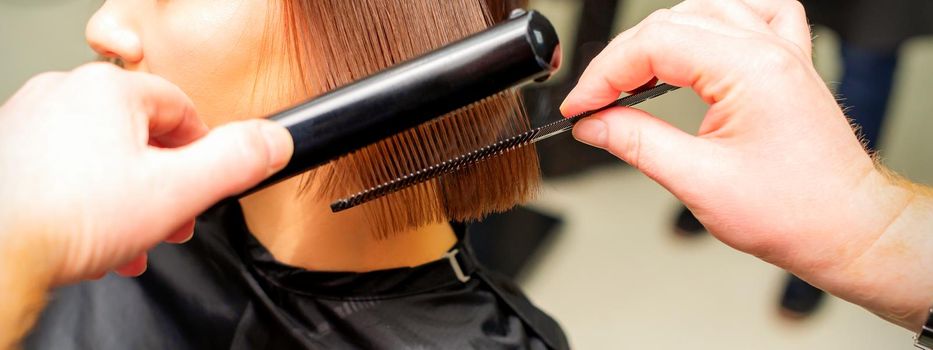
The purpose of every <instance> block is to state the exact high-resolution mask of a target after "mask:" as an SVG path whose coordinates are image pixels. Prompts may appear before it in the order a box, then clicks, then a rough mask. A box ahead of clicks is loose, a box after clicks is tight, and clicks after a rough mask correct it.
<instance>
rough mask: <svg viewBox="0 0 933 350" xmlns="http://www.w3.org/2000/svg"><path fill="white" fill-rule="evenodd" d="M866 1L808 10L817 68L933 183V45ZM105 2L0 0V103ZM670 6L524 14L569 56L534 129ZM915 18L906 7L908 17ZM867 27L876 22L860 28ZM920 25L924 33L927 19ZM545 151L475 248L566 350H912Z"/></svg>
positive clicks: (596, 2) (657, 195)
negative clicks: (547, 25) (520, 203)
mask: <svg viewBox="0 0 933 350" xmlns="http://www.w3.org/2000/svg"><path fill="white" fill-rule="evenodd" d="M920 1H925V2H926V3H930V1H928V0H920ZM862 2H865V3H869V2H871V1H853V2H850V3H851V4H852V5H851V6H846V7H844V8H843V7H840V8H836V9H834V8H833V7H832V4H830V3H833V1H810V2H809V3H815V5H813V6H816V7H814V10H813V11H812V12H811V19H812V20H814V22H819V23H822V24H827V25H828V27H827V26H820V25H818V26H816V27H815V30H814V33H815V36H816V40H815V61H816V65H817V68H818V70H819V71H820V73H821V74H822V76H823V77H824V79H825V80H826V82H827V84H829V85H830V86H831V87H832V88H834V89H836V90H837V91H838V90H843V92H846V94H849V95H851V96H847V98H848V100H847V102H846V104H847V105H853V104H854V106H853V108H852V109H851V110H850V115H853V114H857V115H859V116H861V115H865V116H867V117H865V118H868V119H866V120H867V121H866V123H872V122H873V120H875V119H879V118H881V117H883V119H884V123H883V124H879V125H883V127H880V126H878V127H874V129H876V134H877V135H875V136H873V139H875V140H876V142H877V143H875V144H874V145H873V146H874V147H875V148H877V149H878V150H879V151H880V152H881V155H882V157H883V159H884V162H885V164H887V165H888V166H889V167H891V168H893V169H894V170H896V171H898V172H900V173H901V174H903V175H905V176H907V177H909V178H911V179H912V180H914V181H918V182H922V183H927V184H930V183H933V161H931V160H933V143H931V142H930V141H929V140H930V138H929V137H928V136H927V135H928V134H929V131H930V130H933V99H931V98H929V94H930V91H931V89H933V67H931V65H930V64H929V63H930V62H933V37H930V36H925V35H918V36H914V35H902V36H894V37H890V38H888V39H885V38H881V39H879V38H880V37H879V36H878V35H874V34H872V33H876V32H877V30H878V28H883V27H884V28H888V27H889V24H890V23H895V22H896V23H901V24H903V23H906V22H908V21H907V20H905V19H904V17H896V16H895V15H891V16H888V15H886V13H884V12H878V11H875V10H872V9H866V10H859V11H857V10H855V8H856V7H858V6H856V5H857V4H859V3H862ZM873 2H874V3H877V4H882V5H883V6H886V7H891V6H890V5H891V4H894V3H897V2H896V1H894V2H887V1H884V2H882V1H873ZM100 3H101V1H100V0H0V77H2V78H0V101H5V100H6V99H7V98H8V97H9V96H10V95H11V94H12V93H13V92H14V91H16V89H17V88H18V87H19V86H20V85H22V84H23V83H24V82H25V81H26V80H27V79H28V78H29V77H31V76H32V75H35V74H37V73H39V72H42V71H47V70H67V69H71V68H73V67H75V66H77V65H79V64H81V63H84V62H88V61H91V60H93V59H94V56H95V55H94V54H93V52H92V51H91V50H90V49H89V48H88V47H87V45H86V44H85V41H84V25H85V22H86V21H87V19H88V18H89V17H90V15H91V14H92V13H93V12H94V10H95V9H96V8H97V6H99V4H100ZM675 3H677V1H671V0H650V1H649V0H618V1H614V0H612V1H610V0H531V7H532V8H535V9H538V10H540V11H541V12H543V13H544V14H545V15H547V16H548V17H549V18H550V19H551V20H552V21H553V22H554V24H555V26H557V27H558V31H559V33H560V36H561V38H562V41H563V47H564V50H565V55H566V56H565V58H566V60H565V62H566V63H565V66H564V68H563V70H562V72H561V74H559V75H557V76H555V77H554V78H553V79H551V81H549V82H548V83H546V84H542V85H537V86H530V87H527V88H526V90H525V95H526V98H527V103H528V108H529V111H530V112H531V114H532V115H533V116H534V117H535V122H536V123H541V122H543V121H545V120H551V119H555V118H557V115H556V114H555V113H556V107H557V105H559V103H560V101H561V99H562V97H563V95H564V94H565V93H566V91H567V90H566V89H567V88H569V87H570V86H572V83H573V81H574V79H575V77H576V75H577V74H579V72H580V69H581V68H582V67H583V66H584V65H585V63H586V61H587V60H588V59H589V58H591V57H592V55H594V54H595V53H597V52H598V51H599V50H600V49H601V48H602V46H603V45H605V43H606V42H607V41H608V40H609V39H610V38H611V37H612V36H614V35H615V34H617V33H618V32H620V31H622V30H624V29H625V28H628V27H630V26H632V25H634V24H635V23H637V22H638V21H639V20H640V19H642V18H644V17H646V16H647V15H648V14H650V13H651V12H652V11H654V10H656V9H658V8H663V7H670V6H672V5H673V4H675ZM821 3H822V4H821ZM836 3H842V2H838V1H837V2H836ZM909 3H910V2H909V1H906V0H905V1H904V2H903V4H906V5H905V6H906V7H905V8H904V9H905V10H907V11H910V10H911V8H910V5H909ZM823 5H826V6H823ZM869 7H870V6H869ZM894 7H897V6H894ZM914 12H915V13H914V15H923V14H926V12H923V11H914ZM866 13H868V14H869V15H872V18H875V19H876V20H875V21H861V20H859V16H863V15H865V14H866ZM814 16H816V17H814ZM920 20H922V21H925V22H926V23H933V17H927V18H925V19H924V18H920ZM885 21H887V22H885ZM581 23H586V26H581ZM921 27H922V26H921ZM830 28H833V29H830ZM907 31H909V30H907ZM922 32H923V31H922V30H919V31H918V32H917V33H910V34H924V33H922ZM865 33H868V34H865ZM864 38H870V39H871V40H865V39H864ZM879 41H880V42H879ZM846 74H848V77H847V76H846ZM847 79H848V80H847ZM866 84H867V85H866ZM888 85H890V89H888ZM886 91H890V98H887V96H888V94H887V93H886ZM860 101H865V102H860ZM642 106H643V108H644V109H646V110H648V111H650V112H652V113H654V114H656V115H658V116H661V117H663V118H665V119H666V120H668V121H670V122H671V123H673V124H674V125H676V126H678V127H681V128H683V129H685V130H688V131H690V132H693V131H695V130H696V129H697V127H698V126H699V123H700V120H701V118H702V116H703V114H704V112H705V110H706V107H705V105H704V104H703V103H702V102H701V101H700V100H699V99H698V98H696V97H695V96H694V95H692V94H691V92H690V91H685V90H681V91H677V92H675V93H672V94H671V95H670V96H666V97H665V98H663V99H659V100H655V101H649V102H647V103H645V104H643V105H642ZM861 106H865V107H861ZM853 118H855V119H859V118H861V117H853ZM872 118H874V119H872ZM540 152H541V156H542V167H543V170H544V173H545V176H546V177H547V182H546V186H545V190H544V192H543V193H542V195H541V196H540V198H539V199H538V200H537V201H535V202H534V203H532V204H531V205H529V206H527V207H525V208H520V209H518V210H515V211H512V212H509V213H506V214H503V215H497V216H494V217H492V218H490V219H489V220H487V221H486V222H484V223H482V224H480V225H479V226H478V228H477V230H476V231H477V232H476V235H475V236H474V241H475V242H474V244H475V245H476V246H477V253H478V255H480V257H481V258H482V259H483V260H484V261H486V262H487V264H488V265H490V266H492V267H493V268H496V269H499V270H500V271H502V272H503V273H506V274H509V275H512V276H514V277H515V278H517V279H518V281H519V283H520V284H521V285H523V286H524V288H525V291H526V292H527V293H528V294H529V296H530V297H531V298H532V300H534V301H535V302H536V303H537V304H538V305H539V306H541V307H542V308H543V309H545V310H546V311H548V312H549V313H551V314H552V315H553V316H554V317H555V318H557V319H558V320H559V321H560V322H561V324H562V325H563V326H564V328H565V330H566V332H567V333H568V335H569V337H570V340H571V343H572V344H573V345H574V347H575V348H581V349H593V348H597V349H601V348H629V349H669V348H681V347H684V348H691V349H747V348H755V349H909V348H911V343H912V342H911V340H910V338H911V336H912V334H911V333H910V332H908V331H906V330H903V329H901V328H898V327H895V326H893V325H890V324H888V323H886V322H884V321H882V320H881V319H879V318H877V317H875V316H874V315H872V314H870V313H868V312H866V311H864V310H862V309H860V308H858V307H856V306H852V305H850V304H847V303H845V302H843V301H841V300H838V299H835V298H832V297H820V294H819V293H818V291H815V290H811V289H808V288H806V285H805V284H804V285H801V284H800V283H799V281H796V282H790V283H791V284H790V288H788V283H789V282H788V276H787V275H786V273H784V272H783V271H781V270H779V269H777V268H775V267H772V266H770V265H767V264H765V263H763V262H761V261H759V260H757V259H755V258H753V257H751V256H747V255H744V254H742V253H737V252H735V251H733V250H731V249H729V248H727V247H726V246H724V245H722V244H720V243H718V242H717V241H715V240H714V239H713V238H712V237H710V236H709V235H708V234H705V233H703V232H702V227H690V225H691V223H690V220H689V215H688V214H689V213H686V214H687V215H686V216H685V213H684V212H682V208H681V207H680V204H679V203H678V202H677V200H676V199H675V198H673V197H672V196H671V195H670V194H669V193H667V192H666V191H665V190H664V189H663V188H661V187H660V186H658V185H656V184H654V183H653V182H651V181H650V180H648V179H647V178H645V177H644V176H642V175H641V174H639V173H638V172H636V171H633V170H632V169H631V168H629V167H628V166H626V165H624V164H622V163H621V162H620V161H617V160H615V159H613V158H611V157H608V156H606V155H605V154H603V153H601V152H599V151H592V150H589V149H587V148H585V147H580V146H578V145H577V144H576V143H574V142H573V141H572V140H570V137H569V135H565V136H563V137H560V138H554V139H551V140H548V141H547V143H545V144H543V145H541V147H540ZM518 228H520V229H518ZM675 231H678V232H680V234H675V233H674V232H675ZM782 305H783V306H782ZM789 316H793V317H789Z"/></svg>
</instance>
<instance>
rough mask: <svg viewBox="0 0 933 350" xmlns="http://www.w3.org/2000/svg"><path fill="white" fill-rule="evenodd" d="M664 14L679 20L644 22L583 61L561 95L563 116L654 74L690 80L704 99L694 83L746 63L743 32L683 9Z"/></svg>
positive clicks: (607, 99)
mask: <svg viewBox="0 0 933 350" xmlns="http://www.w3.org/2000/svg"><path fill="white" fill-rule="evenodd" d="M670 16H671V17H670V18H671V19H672V20H673V21H681V22H682V23H683V24H679V23H673V22H671V21H667V22H656V23H649V24H646V25H645V26H644V27H642V28H641V29H640V30H639V32H638V33H637V35H635V36H633V37H632V38H631V39H629V40H627V41H626V43H625V44H624V45H620V46H618V47H616V48H614V49H612V50H606V51H603V52H602V53H600V59H599V60H594V62H592V63H591V64H590V65H589V66H588V67H587V69H586V70H585V71H584V73H583V75H582V76H581V77H580V80H579V81H578V82H577V85H576V87H574V89H573V90H571V92H570V93H569V94H568V95H567V97H566V99H565V100H564V103H563V104H562V105H561V112H562V113H563V114H564V115H565V116H567V115H575V114H578V113H581V112H584V111H586V110H591V109H595V108H599V107H601V106H604V105H606V104H608V103H609V102H612V101H613V100H615V99H616V98H618V96H619V95H620V94H621V92H622V91H630V90H633V89H635V88H637V87H639V86H642V85H644V84H645V83H646V82H648V81H650V80H651V79H652V78H654V77H657V78H659V79H661V80H663V81H665V82H667V83H669V84H672V85H676V86H692V87H694V90H697V92H698V93H700V94H701V96H702V97H704V99H707V100H709V98H712V97H711V96H703V94H704V93H709V91H705V92H704V91H703V89H702V88H703V86H694V85H698V84H709V83H710V82H715V81H719V80H720V79H719V78H722V77H723V76H724V75H725V74H729V72H730V71H731V70H733V69H735V68H736V67H738V66H742V65H748V63H747V62H745V61H746V60H747V59H748V53H747V52H744V51H748V50H753V49H754V48H751V47H748V46H749V45H745V44H744V42H743V39H744V38H743V37H741V35H748V34H747V33H746V32H741V31H738V32H736V31H733V32H735V33H732V34H729V35H726V34H725V33H724V31H726V29H725V28H723V27H724V26H723V25H722V24H720V23H716V22H714V21H710V20H708V19H704V18H700V17H698V16H695V15H688V14H677V13H671V14H670ZM675 18H676V19H675ZM700 23H702V24H700ZM700 26H703V27H700ZM708 29H709V30H708ZM714 31H715V32H714Z"/></svg>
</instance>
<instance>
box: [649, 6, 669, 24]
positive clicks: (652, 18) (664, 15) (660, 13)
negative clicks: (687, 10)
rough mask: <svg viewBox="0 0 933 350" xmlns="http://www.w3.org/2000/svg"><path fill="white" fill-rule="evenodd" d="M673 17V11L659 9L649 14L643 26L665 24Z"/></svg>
mask: <svg viewBox="0 0 933 350" xmlns="http://www.w3.org/2000/svg"><path fill="white" fill-rule="evenodd" d="M673 15H674V10H671V9H660V10H657V11H654V12H652V13H651V15H649V16H648V18H645V24H649V23H657V22H665V21H668V20H669V19H670V18H671V16H673Z"/></svg>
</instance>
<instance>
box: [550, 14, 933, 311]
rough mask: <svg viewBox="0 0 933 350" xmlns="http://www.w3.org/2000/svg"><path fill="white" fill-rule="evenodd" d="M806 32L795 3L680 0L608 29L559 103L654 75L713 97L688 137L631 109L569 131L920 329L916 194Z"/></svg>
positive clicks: (723, 231)
mask: <svg viewBox="0 0 933 350" xmlns="http://www.w3.org/2000/svg"><path fill="white" fill-rule="evenodd" d="M810 40H811V39H810V31H809V26H808V25H807V22H806V17H805V15H804V11H803V9H802V6H801V5H800V3H798V2H797V1H794V0H705V1H704V0H689V1H686V2H684V3H681V4H679V5H677V6H675V7H674V8H672V9H670V10H661V11H658V12H656V13H654V14H653V15H651V16H650V17H649V18H647V19H645V20H644V21H643V22H641V23H639V24H638V25H637V26H635V27H633V28H632V29H630V30H628V31H626V32H624V33H622V34H621V35H619V36H618V37H617V38H616V39H615V40H613V42H612V43H611V44H610V45H609V46H608V47H607V48H606V50H605V51H603V52H602V53H601V54H600V55H599V56H598V57H596V58H595V59H594V60H593V62H592V64H591V65H590V66H589V68H588V69H587V70H586V72H585V73H584V74H583V76H582V77H581V79H580V81H579V84H578V85H577V86H576V88H575V89H574V90H573V91H572V92H571V93H570V94H569V95H568V96H567V98H566V100H565V101H564V104H563V105H562V107H561V110H562V112H563V114H564V115H573V114H576V113H579V112H582V111H585V110H587V109H592V108H596V107H599V106H602V105H604V104H607V103H609V102H610V101H612V100H613V99H615V98H617V97H618V96H619V94H620V93H621V92H623V91H629V90H633V89H636V88H638V87H640V86H642V85H643V84H646V83H647V82H649V81H650V80H651V79H652V78H654V77H657V78H659V79H660V80H662V81H665V82H668V83H671V84H673V85H678V86H687V87H691V88H692V89H693V90H694V91H695V92H696V93H697V94H698V95H699V96H700V97H701V98H702V99H703V100H705V101H706V102H707V103H708V104H709V110H708V112H707V113H706V116H705V118H704V119H703V122H702V125H701V126H700V130H699V132H698V133H697V135H696V136H694V135H690V134H687V133H684V132H682V131H681V130H679V129H677V128H674V127H672V126H671V125H669V124H667V123H665V122H664V121H662V120H660V119H658V118H656V117H654V116H652V115H649V114H647V113H645V112H643V111H640V110H636V109H632V108H616V109H612V110H609V111H607V112H604V113H601V114H600V115H597V116H595V117H592V118H589V119H587V120H584V121H582V122H580V123H579V124H578V125H577V126H576V128H575V129H574V135H575V137H576V138H577V139H579V140H580V141H582V142H585V143H588V144H590V145H593V146H596V147H600V148H603V149H606V150H608V151H609V152H612V153H613V154H614V155H616V156H618V157H620V158H622V159H623V160H625V161H626V162H628V163H629V164H631V165H633V166H634V167H636V168H638V169H639V170H640V171H642V172H643V173H645V174H646V175H647V176H649V177H651V178H652V179H654V180H655V181H657V182H658V183H660V184H661V185H663V186H664V187H666V188H667V189H668V190H670V191H671V192H672V193H673V194H674V195H675V196H677V198H679V199H680V200H681V201H683V202H684V203H685V204H686V205H687V207H689V208H690V209H691V211H693V213H694V214H695V215H696V216H697V218H698V219H699V220H700V221H701V222H703V224H704V225H705V226H706V227H707V228H708V229H709V231H710V232H711V233H712V234H713V235H715V236H716V237H717V238H719V239H720V240H722V241H723V242H725V243H726V244H729V245H731V246H733V247H735V248H737V249H739V250H742V251H745V252H748V253H751V254H754V255H756V256H758V257H760V258H762V259H764V260H766V261H769V262H772V263H774V264H776V265H778V266H781V267H783V268H786V269H788V270H790V271H791V272H793V273H795V274H797V275H798V276H800V277H802V278H804V279H806V280H808V281H810V282H811V283H814V284H815V285H817V286H819V287H821V288H823V289H825V290H828V291H830V292H833V293H835V294H837V295H840V296H842V297H844V298H847V299H849V300H850V301H853V302H856V303H858V304H861V305H863V306H865V307H867V308H868V309H870V310H872V311H875V312H876V313H879V314H880V315H881V316H883V317H886V318H888V319H890V320H893V321H895V322H897V323H898V324H901V325H903V326H906V327H910V328H912V329H917V327H918V326H919V324H920V323H921V322H922V321H923V319H925V310H926V308H927V307H929V306H930V303H931V302H933V295H931V294H930V293H931V291H933V279H931V278H927V277H926V276H933V274H931V272H933V271H931V269H933V264H931V261H930V260H929V259H928V258H926V256H928V255H929V252H930V251H933V244H931V242H933V240H931V239H930V238H928V237H931V236H930V235H928V234H929V233H930V231H929V230H926V231H922V230H921V231H920V232H918V231H910V230H899V229H898V228H899V227H902V226H900V221H898V220H899V219H903V218H904V215H908V214H910V213H908V212H911V213H918V212H917V211H916V210H913V209H910V208H908V207H909V204H910V203H912V202H911V201H912V198H915V194H916V192H914V191H911V190H908V189H906V188H904V187H902V186H897V185H895V184H894V183H893V182H892V180H890V179H889V177H887V176H885V175H884V174H883V173H882V172H881V171H880V170H879V169H877V168H876V167H875V165H874V164H873V162H872V160H871V159H870V157H869V156H868V155H867V154H866V152H865V151H864V150H863V148H862V146H861V144H860V143H859V141H858V140H857V139H856V137H854V135H853V132H852V129H851V127H850V126H849V123H848V121H847V120H846V118H845V117H844V115H843V113H842V111H841V110H840V108H839V106H838V105H837V103H836V100H835V99H834V97H833V95H832V94H831V93H830V91H829V90H828V89H827V87H826V85H825V84H824V83H823V81H822V80H821V78H820V77H819V76H818V75H817V72H816V71H815V69H814V67H813V64H812V60H811V42H810ZM924 210H927V212H928V211H929V210H930V209H924ZM921 212H922V210H921ZM910 215H913V214H910ZM919 227H923V226H919ZM924 232H925V233H924ZM924 234H926V236H921V235H924ZM911 259H914V260H911Z"/></svg>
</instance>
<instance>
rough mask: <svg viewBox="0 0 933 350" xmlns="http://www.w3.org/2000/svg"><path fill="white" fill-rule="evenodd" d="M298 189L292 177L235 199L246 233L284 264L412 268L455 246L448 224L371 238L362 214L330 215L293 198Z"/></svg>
mask: <svg viewBox="0 0 933 350" xmlns="http://www.w3.org/2000/svg"><path fill="white" fill-rule="evenodd" d="M299 185H300V179H299V178H298V177H295V178H292V179H290V180H287V181H284V182H282V183H280V184H278V185H275V186H272V187H270V188H267V189H265V190H262V191H260V192H257V193H255V194H252V195H250V196H249V197H246V198H243V199H241V200H240V203H241V205H242V207H243V216H244V217H245V218H246V224H247V226H248V227H249V230H250V232H252V234H253V235H254V236H255V237H256V238H257V239H258V240H259V242H261V243H262V244H263V245H264V246H265V247H266V249H268V250H269V251H270V252H271V253H272V255H273V256H274V257H275V258H276V260H278V261H280V262H283V263H285V264H288V265H292V266H296V267H301V268H305V269H309V270H319V271H352V272H365V271H373V270H380V269H388V268H395V267H406V266H416V265H420V264H424V263H427V262H430V261H434V260H437V259H438V258H440V257H441V256H442V255H443V254H444V253H445V252H447V251H448V250H449V249H450V248H451V247H452V246H453V245H454V243H456V240H457V238H456V236H455V235H454V233H453V230H452V229H451V228H450V225H448V224H447V223H440V224H435V225H430V226H425V227H420V228H417V229H413V230H410V231H407V232H401V233H396V234H393V235H391V236H390V237H388V238H376V236H375V234H374V233H373V232H372V231H371V228H370V227H369V225H367V224H366V220H365V219H364V218H363V216H362V212H361V211H359V210H352V209H351V210H347V211H344V212H340V213H337V214H335V213H331V211H330V209H329V207H328V204H329V203H325V202H323V201H317V200H314V199H312V198H310V197H311V196H302V197H298V195H297V193H298V188H299Z"/></svg>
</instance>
